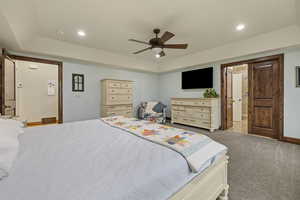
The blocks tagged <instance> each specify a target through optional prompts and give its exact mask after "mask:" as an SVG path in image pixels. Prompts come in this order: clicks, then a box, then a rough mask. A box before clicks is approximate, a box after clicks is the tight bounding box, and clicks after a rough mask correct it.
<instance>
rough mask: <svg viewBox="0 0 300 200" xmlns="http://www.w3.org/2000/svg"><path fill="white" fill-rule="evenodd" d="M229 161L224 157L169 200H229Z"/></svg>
mask: <svg viewBox="0 0 300 200" xmlns="http://www.w3.org/2000/svg"><path fill="white" fill-rule="evenodd" d="M228 159H229V158H228V156H226V155H224V156H223V157H222V158H220V159H219V160H218V161H217V162H216V163H214V164H213V165H211V166H210V167H209V168H207V169H206V170H205V171H204V172H202V173H201V174H199V175H198V176H197V177H195V178H194V179H193V180H192V181H190V182H189V183H188V184H187V185H186V186H185V187H184V188H183V189H181V190H180V191H179V192H177V193H176V194H174V195H173V196H172V197H171V198H170V199H169V200H216V199H219V200H228V190H229V185H228V182H227V168H228V167H227V166H228Z"/></svg>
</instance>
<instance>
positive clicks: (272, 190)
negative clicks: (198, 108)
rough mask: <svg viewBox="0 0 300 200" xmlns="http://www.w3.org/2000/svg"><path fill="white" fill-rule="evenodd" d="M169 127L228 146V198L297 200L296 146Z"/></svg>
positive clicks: (299, 168) (299, 156)
mask: <svg viewBox="0 0 300 200" xmlns="http://www.w3.org/2000/svg"><path fill="white" fill-rule="evenodd" d="M173 126H176V127H180V128H183V129H188V130H192V131H196V132H201V133H204V134H207V135H208V136H209V137H211V138H212V139H214V140H215V141H218V142H220V143H222V144H224V145H226V146H227V147H228V148H229V156H230V161H229V162H230V163H229V171H228V176H229V177H228V178H229V185H230V191H229V195H230V200H300V145H294V144H289V143H283V142H279V141H276V140H272V139H268V138H263V137H258V136H253V135H242V134H238V133H231V132H227V131H226V132H224V131H216V132H214V133H209V132H208V131H205V130H203V129H197V128H193V127H187V126H182V125H173Z"/></svg>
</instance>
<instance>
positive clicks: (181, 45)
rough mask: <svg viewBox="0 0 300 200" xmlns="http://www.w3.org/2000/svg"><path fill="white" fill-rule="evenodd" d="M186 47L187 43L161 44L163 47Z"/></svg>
mask: <svg viewBox="0 0 300 200" xmlns="http://www.w3.org/2000/svg"><path fill="white" fill-rule="evenodd" d="M187 47H188V44H165V45H163V48H168V49H186V48H187Z"/></svg>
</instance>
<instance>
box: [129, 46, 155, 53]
mask: <svg viewBox="0 0 300 200" xmlns="http://www.w3.org/2000/svg"><path fill="white" fill-rule="evenodd" d="M150 49H151V47H148V48H146V49H142V50H140V51H137V52H134V53H133V54H139V53H142V52H144V51H147V50H150Z"/></svg>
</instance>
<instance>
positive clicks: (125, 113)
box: [104, 110, 132, 117]
mask: <svg viewBox="0 0 300 200" xmlns="http://www.w3.org/2000/svg"><path fill="white" fill-rule="evenodd" d="M104 115H105V117H108V116H117V115H121V116H125V117H132V110H119V111H112V112H106V113H105V114H104Z"/></svg>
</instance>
